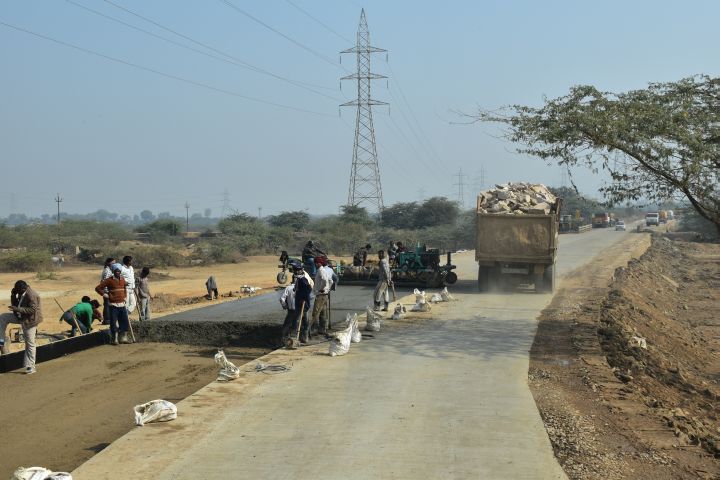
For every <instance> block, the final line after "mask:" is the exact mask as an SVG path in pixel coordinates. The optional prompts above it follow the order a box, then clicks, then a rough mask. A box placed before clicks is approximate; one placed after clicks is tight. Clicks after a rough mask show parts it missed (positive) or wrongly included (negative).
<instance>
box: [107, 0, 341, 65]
mask: <svg viewBox="0 0 720 480" xmlns="http://www.w3.org/2000/svg"><path fill="white" fill-rule="evenodd" d="M105 1H109V0H105ZM218 1H219V2H220V3H224V4H225V5H227V6H228V7H230V8H232V9H233V10H235V11H237V12H239V13H241V14H243V15H245V16H246V17H248V18H249V19H250V20H252V21H254V22H256V23H258V24H260V25H262V26H263V27H265V28H267V29H268V30H270V31H272V32H274V33H276V34H278V35H280V36H281V37H283V38H284V39H285V40H287V41H289V42H291V43H293V44H294V45H297V46H298V47H300V48H302V49H303V50H305V51H307V52H309V53H311V54H312V55H314V56H315V57H317V58H319V59H320V60H322V61H324V62H326V63H329V64H330V65H332V66H334V67H337V68H340V69H342V70H345V71H347V69H345V67H343V66H342V65H340V64H339V63H335V62H334V61H333V60H332V59H330V58H328V57H326V56H325V55H323V54H322V53H320V52H318V51H316V50H313V49H312V48H310V47H308V46H306V45H303V44H302V43H300V42H298V41H297V40H295V39H294V38H291V37H289V36H287V35H285V34H284V33H282V32H281V31H280V30H277V29H276V28H273V27H271V26H270V25H268V24H267V23H265V22H263V21H262V20H260V19H259V18H256V17H254V16H252V15H250V14H249V13H248V12H246V11H245V10H243V9H242V8H240V7H238V6H237V5H235V4H233V3H232V2H229V1H228V0H218Z"/></svg>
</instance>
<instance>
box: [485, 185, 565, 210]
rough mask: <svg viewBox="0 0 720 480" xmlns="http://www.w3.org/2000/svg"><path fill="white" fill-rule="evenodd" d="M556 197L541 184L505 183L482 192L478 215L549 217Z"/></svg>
mask: <svg viewBox="0 0 720 480" xmlns="http://www.w3.org/2000/svg"><path fill="white" fill-rule="evenodd" d="M556 200H557V199H556V197H555V195H553V194H552V193H551V192H550V190H548V188H547V187H546V186H545V185H542V184H539V183H534V184H533V183H525V182H517V183H504V184H502V185H495V188H492V189H490V190H485V191H484V192H480V194H479V195H478V204H477V207H478V213H499V214H506V215H526V214H531V215H549V214H550V210H551V209H552V206H553V205H554V204H555V202H556Z"/></svg>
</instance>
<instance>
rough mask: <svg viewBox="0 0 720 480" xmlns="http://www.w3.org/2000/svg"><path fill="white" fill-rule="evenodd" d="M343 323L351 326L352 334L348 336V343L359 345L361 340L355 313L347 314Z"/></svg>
mask: <svg viewBox="0 0 720 480" xmlns="http://www.w3.org/2000/svg"><path fill="white" fill-rule="evenodd" d="M345 323H347V324H348V325H351V326H352V334H351V335H350V341H351V342H352V343H360V341H361V340H362V333H360V329H359V328H358V321H357V313H353V314H352V315H351V314H349V313H348V314H347V317H345Z"/></svg>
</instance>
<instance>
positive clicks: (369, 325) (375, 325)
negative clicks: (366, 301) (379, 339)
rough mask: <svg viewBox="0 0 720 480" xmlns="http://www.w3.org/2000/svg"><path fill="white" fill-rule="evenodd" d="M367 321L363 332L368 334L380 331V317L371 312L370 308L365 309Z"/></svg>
mask: <svg viewBox="0 0 720 480" xmlns="http://www.w3.org/2000/svg"><path fill="white" fill-rule="evenodd" d="M366 313H367V321H366V322H365V330H367V331H369V332H379V331H380V319H381V317H380V315H378V314H377V313H375V312H373V311H372V308H370V307H367V311H366Z"/></svg>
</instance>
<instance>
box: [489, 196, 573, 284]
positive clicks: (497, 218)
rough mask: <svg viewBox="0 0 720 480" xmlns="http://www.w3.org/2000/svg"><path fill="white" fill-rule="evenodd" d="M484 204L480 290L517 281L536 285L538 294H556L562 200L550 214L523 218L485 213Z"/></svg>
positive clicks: (531, 215) (556, 202)
mask: <svg viewBox="0 0 720 480" xmlns="http://www.w3.org/2000/svg"><path fill="white" fill-rule="evenodd" d="M480 202H481V200H480V197H478V209H477V216H476V246H475V260H476V261H477V262H478V290H479V291H481V292H485V291H488V290H490V288H491V287H492V286H503V285H505V284H507V283H509V282H510V281H512V280H514V281H515V282H517V283H525V284H534V285H535V291H536V292H552V291H553V290H554V288H555V258H556V255H557V248H558V231H559V225H560V207H561V205H562V199H560V198H557V199H556V200H555V203H554V204H552V205H550V209H549V213H548V214H532V213H529V214H522V215H512V214H511V215H504V214H498V213H490V212H487V213H485V211H486V209H483V208H481V207H480Z"/></svg>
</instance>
